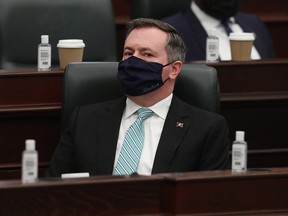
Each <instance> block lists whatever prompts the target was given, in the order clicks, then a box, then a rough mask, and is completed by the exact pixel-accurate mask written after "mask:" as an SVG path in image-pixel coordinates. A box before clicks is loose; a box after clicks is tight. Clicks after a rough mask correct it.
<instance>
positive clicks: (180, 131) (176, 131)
mask: <svg viewBox="0 0 288 216" xmlns="http://www.w3.org/2000/svg"><path fill="white" fill-rule="evenodd" d="M189 117H190V115H189V114H188V112H186V109H185V107H184V103H183V102H181V101H180V100H179V99H178V98H177V97H175V96H174V97H173V100H172V103H171V106H170V109H169V112H168V115H167V118H166V121H165V124H164V128H163V131H162V134H161V138H160V141H159V145H158V148H157V152H156V156H155V160H154V165H153V169H152V173H162V172H167V170H168V169H169V167H170V164H171V162H172V159H173V157H174V154H175V151H176V150H177V148H178V146H179V144H180V143H181V141H182V139H183V136H184V135H185V133H186V131H187V130H188V128H189V127H190V118H189Z"/></svg>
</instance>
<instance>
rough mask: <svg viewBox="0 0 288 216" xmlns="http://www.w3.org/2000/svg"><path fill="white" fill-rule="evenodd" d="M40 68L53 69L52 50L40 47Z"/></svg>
mask: <svg viewBox="0 0 288 216" xmlns="http://www.w3.org/2000/svg"><path fill="white" fill-rule="evenodd" d="M38 68H39V69H50V68H51V48H50V47H40V48H39V53H38Z"/></svg>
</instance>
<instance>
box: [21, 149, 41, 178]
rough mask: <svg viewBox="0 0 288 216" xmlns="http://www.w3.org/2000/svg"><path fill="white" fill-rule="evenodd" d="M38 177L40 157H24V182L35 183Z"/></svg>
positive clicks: (29, 155)
mask: <svg viewBox="0 0 288 216" xmlns="http://www.w3.org/2000/svg"><path fill="white" fill-rule="evenodd" d="M37 177H38V156H37V154H28V155H24V156H23V161H22V182H23V183H29V182H35V181H36V179H37Z"/></svg>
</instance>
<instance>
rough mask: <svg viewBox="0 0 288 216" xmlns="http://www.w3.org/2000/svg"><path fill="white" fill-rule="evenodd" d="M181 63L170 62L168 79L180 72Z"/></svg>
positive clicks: (174, 77) (173, 77)
mask: <svg viewBox="0 0 288 216" xmlns="http://www.w3.org/2000/svg"><path fill="white" fill-rule="evenodd" d="M182 66H183V63H182V62H181V61H175V62H173V63H172V64H171V68H172V70H171V72H170V74H169V78H170V79H176V78H177V77H178V75H179V74H180V72H181V69H182Z"/></svg>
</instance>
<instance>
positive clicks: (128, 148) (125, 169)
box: [113, 108, 153, 175]
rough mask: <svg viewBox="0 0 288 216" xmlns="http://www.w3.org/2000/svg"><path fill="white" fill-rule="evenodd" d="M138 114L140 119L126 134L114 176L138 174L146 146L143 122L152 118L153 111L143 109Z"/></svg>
mask: <svg viewBox="0 0 288 216" xmlns="http://www.w3.org/2000/svg"><path fill="white" fill-rule="evenodd" d="M137 112H138V118H137V119H136V121H135V122H134V123H133V124H132V125H131V126H130V127H129V129H128V130H127V132H126V135H125V138H124V142H123V146H122V148H121V151H120V154H119V158H118V161H117V164H116V166H115V168H114V171H113V175H130V174H132V173H134V172H137V168H138V164H139V160H140V157H141V153H142V149H143V144H144V135H145V132H144V124H143V121H144V120H145V119H147V118H148V117H150V116H151V115H152V114H153V111H152V110H150V109H149V108H141V109H139V110H138V111H137Z"/></svg>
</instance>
